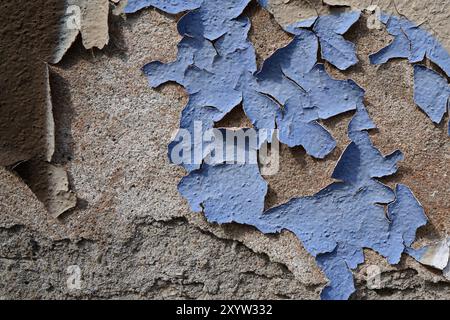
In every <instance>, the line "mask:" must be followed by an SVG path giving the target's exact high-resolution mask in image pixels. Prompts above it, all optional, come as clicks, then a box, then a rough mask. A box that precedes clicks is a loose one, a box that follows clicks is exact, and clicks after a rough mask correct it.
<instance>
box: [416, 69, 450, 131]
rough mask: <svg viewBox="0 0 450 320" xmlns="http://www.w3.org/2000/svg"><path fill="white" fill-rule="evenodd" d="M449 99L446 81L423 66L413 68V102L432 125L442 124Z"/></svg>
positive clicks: (449, 91) (449, 92) (449, 94)
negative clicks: (428, 118)
mask: <svg viewBox="0 0 450 320" xmlns="http://www.w3.org/2000/svg"><path fill="white" fill-rule="evenodd" d="M449 98H450V87H449V85H448V83H447V79H445V78H444V77H442V76H441V75H440V74H439V73H437V72H435V71H433V70H431V69H428V68H427V67H425V66H422V65H415V66H414V101H415V102H416V104H417V105H418V106H419V107H420V109H422V110H423V111H424V112H425V113H426V114H427V115H428V117H430V119H431V120H432V121H433V122H434V123H441V122H442V120H443V118H444V115H445V113H446V112H447V104H448V101H449Z"/></svg>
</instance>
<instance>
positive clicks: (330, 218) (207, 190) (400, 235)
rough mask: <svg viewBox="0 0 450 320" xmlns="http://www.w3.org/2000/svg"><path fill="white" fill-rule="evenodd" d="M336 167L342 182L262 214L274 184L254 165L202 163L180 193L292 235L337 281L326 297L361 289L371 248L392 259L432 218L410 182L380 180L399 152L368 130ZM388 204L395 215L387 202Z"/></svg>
mask: <svg viewBox="0 0 450 320" xmlns="http://www.w3.org/2000/svg"><path fill="white" fill-rule="evenodd" d="M352 139H353V142H352V143H351V144H350V145H349V146H348V148H347V149H346V150H345V152H344V154H343V155H342V158H341V159H340V161H339V163H338V164H337V166H336V169H335V171H334V173H333V178H335V179H338V180H340V181H339V182H335V183H333V184H331V185H329V186H328V187H326V188H325V189H323V190H322V191H320V192H319V193H317V194H316V195H314V196H310V197H303V198H297V199H292V200H291V201H289V202H288V203H286V204H283V205H281V206H278V207H275V208H273V209H270V210H268V211H266V212H263V208H264V199H265V195H266V192H267V184H266V183H265V182H264V180H263V179H262V177H261V176H260V173H259V171H258V168H257V166H254V165H243V166H239V165H225V164H221V165H218V166H209V165H206V164H205V165H203V166H202V168H201V169H200V170H199V171H194V172H191V173H190V174H189V175H188V176H187V177H185V178H183V180H182V181H181V182H180V185H179V190H180V193H181V194H182V195H183V196H184V197H185V198H186V199H188V201H189V203H190V204H191V208H192V209H193V210H194V211H197V212H200V211H203V212H204V213H205V215H206V217H207V219H208V221H210V222H215V223H221V224H222V223H230V222H237V223H241V224H248V225H251V226H254V227H256V228H258V229H259V230H260V231H262V232H263V233H278V232H280V231H281V230H289V231H291V232H293V233H294V234H295V235H296V236H297V237H298V238H299V239H300V240H301V241H302V243H303V245H304V246H305V248H306V250H308V252H309V253H310V254H311V255H313V256H314V257H316V259H317V262H318V265H319V266H320V267H321V268H322V269H323V271H324V272H325V274H326V275H327V277H328V278H329V280H330V285H329V286H328V287H326V288H325V290H324V291H323V292H322V298H324V299H347V298H348V297H349V296H350V295H351V294H352V293H353V292H354V284H353V276H352V273H351V269H355V268H356V267H357V266H358V265H359V264H361V263H362V262H364V256H363V248H372V249H373V250H375V251H377V252H379V253H380V254H381V255H383V256H385V257H386V258H387V259H388V261H389V262H390V263H392V264H395V263H398V262H399V260H400V256H401V254H402V253H403V252H404V251H405V248H406V247H407V246H410V245H411V244H412V242H413V240H414V238H415V233H416V230H417V229H418V228H419V227H420V226H422V225H424V224H425V223H426V221H427V220H426V217H425V215H424V212H423V209H422V207H421V206H420V204H419V203H418V202H417V200H416V199H415V198H414V196H413V195H412V193H411V191H410V190H409V189H408V188H407V187H406V186H403V185H399V186H397V188H396V190H395V191H394V190H391V189H390V188H389V187H387V186H385V185H383V184H381V183H380V182H378V181H377V180H375V178H381V177H385V176H389V175H392V174H394V173H395V172H396V171H397V162H398V161H400V160H401V159H402V154H401V153H400V152H394V153H393V154H391V155H389V156H387V157H383V156H382V155H381V153H380V152H379V151H378V150H377V149H376V148H375V147H374V146H373V145H372V143H371V142H370V139H369V136H368V134H367V133H365V132H359V133H355V134H354V135H353V138H352ZM382 205H384V206H388V207H387V208H388V213H389V216H388V218H389V219H388V218H387V217H386V216H385V210H384V208H383V206H382Z"/></svg>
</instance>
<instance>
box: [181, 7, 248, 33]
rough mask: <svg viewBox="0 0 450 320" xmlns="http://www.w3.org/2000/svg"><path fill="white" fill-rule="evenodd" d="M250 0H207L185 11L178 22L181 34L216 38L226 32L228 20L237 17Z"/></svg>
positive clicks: (228, 25) (228, 26)
mask: <svg viewBox="0 0 450 320" xmlns="http://www.w3.org/2000/svg"><path fill="white" fill-rule="evenodd" d="M249 3H250V0H227V1H223V0H208V1H204V2H203V3H202V5H201V6H200V8H199V9H197V10H194V11H191V12H189V13H187V14H186V15H185V16H184V17H183V18H181V20H180V21H179V22H178V32H179V33H180V34H181V35H182V36H190V37H203V38H205V39H208V40H210V41H213V40H216V39H218V38H220V37H221V36H223V35H224V34H225V33H227V32H228V30H229V28H230V24H229V23H230V22H231V21H232V20H233V19H235V18H237V17H239V16H240V15H241V14H242V11H244V9H245V8H246V7H247V5H248V4H249Z"/></svg>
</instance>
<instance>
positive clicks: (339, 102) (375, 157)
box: [127, 0, 445, 299]
mask: <svg viewBox="0 0 450 320" xmlns="http://www.w3.org/2000/svg"><path fill="white" fill-rule="evenodd" d="M249 2H250V0H229V1H223V0H208V1H200V0H199V1H181V0H179V1H170V2H163V1H156V0H155V1H150V0H148V1H138V0H135V1H132V0H130V1H129V4H128V7H127V12H134V11H137V10H139V9H141V8H143V7H147V6H153V7H157V8H159V9H161V10H163V11H166V12H168V13H178V12H182V11H189V12H188V13H187V14H186V15H185V16H184V17H183V18H182V19H181V20H180V21H179V24H178V30H179V33H180V34H181V35H182V36H183V39H182V40H181V42H180V43H179V45H178V55H177V59H176V61H174V62H171V63H167V64H164V63H161V62H151V63H149V64H147V65H146V66H145V67H144V68H143V71H144V73H145V74H146V75H147V76H148V78H149V84H150V85H151V86H152V87H157V86H159V85H161V84H164V83H167V82H176V83H178V84H180V85H181V86H183V87H184V88H185V90H186V91H187V93H188V94H189V101H188V103H187V105H186V107H185V108H184V110H183V112H182V115H181V120H180V131H179V132H178V134H177V136H176V138H175V139H174V140H173V141H172V143H171V144H170V145H169V157H172V156H173V155H178V156H181V157H182V158H184V159H186V161H185V162H183V164H182V165H183V167H184V168H185V169H186V170H187V171H188V175H187V176H186V177H184V178H183V179H182V180H181V182H180V183H179V186H178V189H179V192H180V193H181V194H182V195H183V196H184V197H185V198H186V199H187V200H188V202H189V204H190V206H191V208H192V210H193V211H196V212H203V213H204V214H205V216H206V218H207V219H208V221H209V222H212V223H219V224H224V223H231V222H235V223H240V224H246V225H250V226H254V227H256V228H257V229H259V230H260V231H261V232H263V233H278V232H280V231H281V230H289V231H291V232H293V233H294V234H295V235H296V236H297V237H298V238H299V240H300V241H302V243H303V244H304V246H305V248H306V250H307V251H308V252H309V253H310V254H311V255H313V256H314V257H315V258H316V261H317V264H318V265H319V267H320V268H321V269H322V270H323V271H324V273H325V274H326V276H327V277H328V279H329V280H330V282H329V285H328V286H327V287H326V288H325V289H324V290H323V292H322V298H323V299H347V298H348V297H349V296H350V295H351V294H352V293H353V292H354V291H355V287H354V281H353V275H352V269H355V268H356V267H357V266H358V265H359V264H361V263H363V262H364V255H363V249H364V248H371V249H373V250H375V251H377V252H379V253H380V254H381V255H383V256H384V257H386V258H387V260H388V261H389V263H391V264H395V263H398V262H399V260H400V257H401V254H402V253H403V252H405V250H408V249H407V248H409V247H410V246H411V244H412V242H413V241H414V239H415V234H416V230H417V229H418V228H419V227H420V226H422V225H424V224H425V223H426V221H427V219H426V217H425V214H424V211H423V208H422V207H421V206H420V204H419V203H418V201H417V200H416V199H415V198H414V196H413V194H412V192H411V191H410V190H409V189H408V187H406V186H403V185H398V186H397V187H396V189H395V190H392V189H391V188H389V187H388V186H385V185H383V184H382V183H380V182H379V181H377V180H376V179H378V178H382V177H386V176H390V175H393V174H395V173H396V172H397V163H398V162H399V161H400V160H402V157H403V156H402V154H401V152H399V151H397V152H394V153H393V154H391V155H388V156H383V155H382V154H381V153H380V152H379V151H378V150H377V149H376V148H375V147H374V146H373V144H372V142H371V141H370V138H369V135H368V133H367V132H366V131H367V130H370V129H373V128H375V124H374V123H373V121H372V120H371V119H370V116H369V114H368V112H367V110H366V108H365V106H364V94H365V92H364V90H363V89H362V88H360V87H359V86H358V85H357V84H356V83H355V82H353V81H352V80H336V79H333V78H332V77H331V76H330V75H329V74H328V73H327V72H326V70H325V68H324V66H323V65H322V64H320V63H317V54H318V51H319V44H320V48H321V54H322V57H323V58H324V59H325V60H327V61H329V62H330V63H331V64H333V65H334V66H336V67H337V68H339V69H341V70H345V69H347V68H349V67H350V66H352V65H355V64H356V63H357V62H358V59H357V56H356V49H355V46H354V44H352V43H351V42H349V41H347V40H345V39H344V38H343V34H345V33H346V32H347V31H348V29H349V28H350V27H351V26H352V25H353V24H354V23H356V22H357V21H358V19H359V17H360V12H359V11H354V12H348V13H342V14H333V15H330V16H324V17H313V18H311V19H308V20H304V21H301V22H299V23H297V24H294V25H291V26H288V27H287V28H286V30H287V31H288V32H290V33H292V34H294V38H293V40H292V41H291V43H289V44H288V45H287V46H286V47H284V48H281V49H279V50H277V51H276V52H275V53H274V54H273V55H272V56H271V57H269V58H268V59H267V60H266V61H265V62H264V64H263V66H262V68H261V70H257V67H256V55H255V50H254V48H253V46H252V44H251V43H250V42H249V41H248V32H249V30H250V21H249V19H248V18H246V17H243V16H242V12H243V10H244V9H245V8H246V6H247V5H248V3H249ZM258 2H259V3H260V5H261V6H263V7H266V6H267V1H266V0H259V1H258ZM383 19H385V20H384V22H385V23H387V24H388V30H390V33H391V34H393V35H395V36H396V40H394V44H392V45H391V46H390V48H387V49H384V51H383V50H382V52H380V53H378V54H377V55H375V56H373V57H372V59H373V61H374V62H382V61H387V60H389V59H390V58H392V57H395V56H396V55H402V56H404V57H411V59H414V60H416V59H418V58H419V57H420V54H422V52H420V54H419V53H417V54H412V53H411V51H407V50H410V49H409V47H407V46H406V45H405V44H408V45H409V44H410V41H411V39H412V38H413V37H412V36H411V37H409V36H408V37H406V38H405V39H406V40H405V39H403V38H402V35H403V32H400V31H402V30H401V28H400V23H397V22H395V21H394V20H393V19H391V18H388V17H386V16H383ZM391 20H392V21H391ZM388 22H389V23H388ZM402 23H403V22H402ZM308 28H309V29H310V30H307V29H308ZM414 32H415V31H414ZM421 36H422V35H421V34H418V35H416V38H417V37H419V38H420V37H421ZM397 38H398V39H397ZM427 39H428V38H427ZM396 41H397V43H395V42H396ZM405 41H409V42H408V43H407V42H405ZM433 44H435V43H433ZM425 54H427V55H428V56H430V57H435V58H436V57H437V58H436V60H438V61H441V62H442V61H444V62H445V59H444V60H442V59H441V58H442V54H441V52H440V50H439V49H436V48H435V49H433V50H431V49H430V50H428V49H427V50H426V52H425V53H423V55H425ZM441 64H443V63H441ZM419 69H420V68H419ZM419 69H418V70H419ZM430 71H431V70H422V69H420V70H419V71H418V72H417V74H416V76H417V78H418V79H417V84H418V85H419V84H420V83H421V82H423V83H425V84H426V86H427V88H428V89H429V90H428V91H425V92H424V91H421V89H422V88H423V87H424V86H422V85H419V88H417V90H416V95H417V103H418V104H420V105H421V108H422V109H423V110H424V111H425V112H427V113H428V114H430V117H433V118H434V117H435V118H436V119H437V118H439V117H440V114H441V112H442V107H441V105H442V101H443V99H442V97H441V95H440V94H438V92H437V91H438V88H442V87H443V84H442V87H438V88H434V89H435V91H433V90H432V88H431V87H430V86H429V84H430V82H432V83H441V81H440V80H439V81H438V80H436V79H435V78H436V75H435V74H432V73H430ZM442 83H443V82H442ZM426 94H428V96H425V95H426ZM441 94H442V92H441ZM239 104H242V107H243V110H244V112H245V113H246V115H247V116H248V118H249V119H250V121H251V122H252V124H253V126H254V127H255V129H257V130H260V131H261V130H263V129H275V128H278V129H279V139H280V141H281V142H282V143H285V144H287V145H288V146H290V147H294V146H303V147H304V148H305V150H306V152H307V153H308V154H310V155H311V156H313V157H316V158H324V157H325V156H327V155H328V154H329V153H330V152H332V150H333V149H334V148H335V146H336V142H335V140H334V139H333V137H332V136H331V135H330V133H329V132H328V131H327V130H326V129H325V128H324V127H323V126H321V125H320V124H319V121H320V120H324V119H329V118H332V117H334V116H336V115H339V114H342V113H345V112H348V111H355V115H354V117H353V119H352V120H351V122H350V124H349V128H348V131H349V137H350V139H351V140H352V143H351V144H350V145H349V146H348V147H347V149H346V150H345V152H344V153H343V155H342V157H341V159H340V160H339V162H338V164H337V166H336V168H335V170H334V172H333V175H332V177H333V178H334V179H336V180H338V181H337V182H335V183H333V184H331V185H329V186H328V187H326V188H324V189H323V190H321V191H320V192H318V193H317V194H315V195H313V196H309V197H302V198H295V199H292V200H290V201H289V202H287V203H285V204H283V205H280V206H277V207H275V208H272V209H270V210H267V211H264V201H265V197H266V194H267V190H268V184H267V182H266V181H265V180H264V179H263V177H262V176H261V173H260V171H259V167H258V165H257V164H250V163H239V164H236V163H233V164H230V163H228V162H224V161H207V160H208V159H210V158H211V156H212V154H211V148H210V146H211V144H208V143H206V142H204V141H203V140H199V141H196V140H195V139H193V140H191V139H190V138H186V136H185V135H184V133H186V132H187V133H189V136H194V137H195V136H196V135H195V133H196V132H197V133H198V132H200V134H203V133H205V132H206V131H207V130H209V129H212V128H214V126H215V123H216V122H218V121H220V120H221V119H223V117H225V115H227V114H228V113H229V112H230V111H231V110H232V109H233V108H235V107H236V106H238V105H239ZM226 131H229V129H227V130H225V129H221V132H226ZM270 138H271V137H269V138H268V140H269V141H271V140H270ZM260 143H261V141H259V142H258V146H257V147H256V148H259V145H260ZM195 150H200V152H194V151H195ZM191 153H192V154H191ZM193 157H199V159H193ZM171 160H172V158H171ZM204 160H205V161H204ZM192 163H194V164H192ZM385 210H386V211H387V213H385Z"/></svg>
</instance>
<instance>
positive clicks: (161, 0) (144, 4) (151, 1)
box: [124, 0, 203, 14]
mask: <svg viewBox="0 0 450 320" xmlns="http://www.w3.org/2000/svg"><path fill="white" fill-rule="evenodd" d="M202 2H203V0H170V1H167V0H128V3H127V6H126V7H125V10H124V12H125V13H134V12H137V11H139V10H141V9H144V8H148V7H154V8H158V9H159V10H161V11H164V12H167V13H170V14H177V13H180V12H184V11H189V10H194V9H197V8H199V7H200V5H201V4H202Z"/></svg>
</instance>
